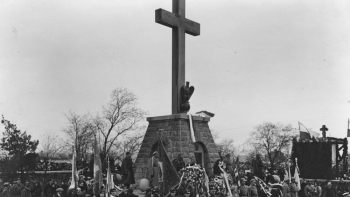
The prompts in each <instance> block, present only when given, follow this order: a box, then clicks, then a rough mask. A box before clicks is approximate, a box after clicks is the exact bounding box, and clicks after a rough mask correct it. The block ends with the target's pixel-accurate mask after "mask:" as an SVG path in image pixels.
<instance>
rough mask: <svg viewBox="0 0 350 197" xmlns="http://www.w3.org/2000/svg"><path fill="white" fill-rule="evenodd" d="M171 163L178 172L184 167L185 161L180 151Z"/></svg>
mask: <svg viewBox="0 0 350 197" xmlns="http://www.w3.org/2000/svg"><path fill="white" fill-rule="evenodd" d="M172 163H173V165H174V167H175V169H176V171H177V172H180V170H181V169H182V168H184V167H185V162H184V160H183V158H182V155H181V153H179V154H178V155H177V158H175V159H174V160H173V162H172Z"/></svg>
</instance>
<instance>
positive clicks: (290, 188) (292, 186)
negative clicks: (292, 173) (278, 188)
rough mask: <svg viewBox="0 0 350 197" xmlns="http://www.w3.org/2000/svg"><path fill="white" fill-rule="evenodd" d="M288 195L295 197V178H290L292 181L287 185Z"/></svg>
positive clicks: (296, 191)
mask: <svg viewBox="0 0 350 197" xmlns="http://www.w3.org/2000/svg"><path fill="white" fill-rule="evenodd" d="M289 191H290V197H296V196H297V193H298V188H297V184H296V183H295V178H294V177H293V178H292V182H291V183H290V185H289Z"/></svg>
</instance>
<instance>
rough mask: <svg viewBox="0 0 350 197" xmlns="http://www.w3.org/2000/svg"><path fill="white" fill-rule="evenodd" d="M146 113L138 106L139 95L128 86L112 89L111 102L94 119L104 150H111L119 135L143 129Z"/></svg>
mask: <svg viewBox="0 0 350 197" xmlns="http://www.w3.org/2000/svg"><path fill="white" fill-rule="evenodd" d="M145 114H146V113H145V112H144V111H143V110H142V109H140V108H138V107H137V97H136V95H135V94H133V93H132V92H130V91H129V90H127V89H126V88H118V89H115V90H113V91H112V94H111V100H110V102H109V103H108V104H107V105H106V106H104V107H103V112H102V116H99V115H97V116H96V117H95V118H93V120H92V128H93V129H94V130H96V131H97V132H99V133H100V134H101V137H102V139H101V140H102V151H103V153H105V154H106V155H108V153H109V152H110V150H111V148H112V147H113V145H114V143H116V142H117V139H118V137H120V136H121V135H123V134H126V133H128V132H130V131H138V130H141V129H143V128H144V127H143V125H142V121H143V120H144V115H145Z"/></svg>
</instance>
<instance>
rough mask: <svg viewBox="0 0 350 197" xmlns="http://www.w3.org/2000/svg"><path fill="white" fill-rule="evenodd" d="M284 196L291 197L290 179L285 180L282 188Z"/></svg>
mask: <svg viewBox="0 0 350 197" xmlns="http://www.w3.org/2000/svg"><path fill="white" fill-rule="evenodd" d="M282 194H283V197H291V196H290V190H289V179H287V180H285V181H284V183H283V186H282Z"/></svg>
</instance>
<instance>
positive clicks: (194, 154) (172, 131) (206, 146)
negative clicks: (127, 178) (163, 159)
mask: <svg viewBox="0 0 350 197" xmlns="http://www.w3.org/2000/svg"><path fill="white" fill-rule="evenodd" d="M192 120H193V122H192V123H193V129H194V136H195V140H196V141H195V142H192V139H191V130H190V120H189V116H188V115H187V114H185V113H181V114H173V115H168V116H158V117H148V118H147V121H148V122H149V125H148V128H147V130H146V134H145V136H144V138H143V141H142V145H141V147H140V151H139V153H138V155H137V158H136V162H135V166H136V171H135V179H136V181H137V182H138V181H139V180H140V179H142V178H144V177H145V175H146V173H147V168H148V166H147V163H148V160H149V159H150V158H151V155H152V153H153V152H154V151H157V150H158V141H157V138H158V136H161V140H162V142H163V144H164V147H165V149H166V151H167V154H168V156H169V158H170V160H173V159H175V158H176V157H177V155H178V154H179V153H181V154H182V157H183V159H184V162H185V163H186V164H188V163H194V162H196V163H197V164H202V165H203V166H204V167H205V170H206V172H207V174H208V175H211V174H212V173H213V165H214V163H215V161H216V160H218V159H219V158H220V157H219V154H218V151H217V148H216V145H215V142H214V139H213V136H212V134H211V131H210V129H209V125H208V122H209V121H210V118H208V117H200V116H193V118H192Z"/></svg>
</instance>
